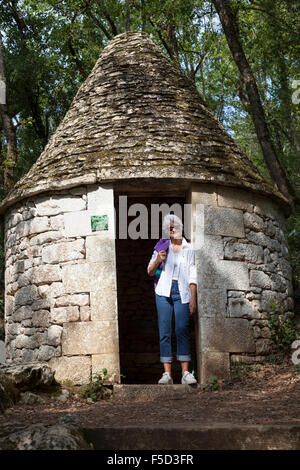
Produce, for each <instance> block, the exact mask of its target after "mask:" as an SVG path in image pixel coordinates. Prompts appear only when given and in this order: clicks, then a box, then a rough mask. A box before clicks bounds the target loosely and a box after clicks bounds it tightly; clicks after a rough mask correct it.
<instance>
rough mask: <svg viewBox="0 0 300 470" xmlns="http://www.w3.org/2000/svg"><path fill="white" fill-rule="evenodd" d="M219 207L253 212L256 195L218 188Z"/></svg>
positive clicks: (238, 190) (228, 188)
mask: <svg viewBox="0 0 300 470" xmlns="http://www.w3.org/2000/svg"><path fill="white" fill-rule="evenodd" d="M217 192H218V206H220V207H231V208H234V209H242V210H247V211H249V212H253V203H254V195H253V193H251V192H249V191H243V190H241V189H238V188H230V187H225V186H223V187H220V186H218V189H217Z"/></svg>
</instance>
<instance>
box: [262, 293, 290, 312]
mask: <svg viewBox="0 0 300 470" xmlns="http://www.w3.org/2000/svg"><path fill="white" fill-rule="evenodd" d="M285 298H286V296H285V294H282V293H279V292H275V291H272V290H264V291H263V292H262V294H261V308H262V310H265V311H266V312H269V311H271V310H272V309H271V308H270V304H271V303H272V302H276V304H277V306H278V307H280V306H283V302H284V299H285Z"/></svg>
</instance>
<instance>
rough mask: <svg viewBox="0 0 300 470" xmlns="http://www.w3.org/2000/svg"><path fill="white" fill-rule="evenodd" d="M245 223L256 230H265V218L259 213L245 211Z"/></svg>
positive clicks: (247, 226)
mask: <svg viewBox="0 0 300 470" xmlns="http://www.w3.org/2000/svg"><path fill="white" fill-rule="evenodd" d="M244 225H245V227H246V228H250V230H254V231H255V232H263V231H264V227H265V223H264V220H263V219H262V218H261V217H260V216H259V215H257V214H254V213H252V214H250V213H249V212H245V213H244Z"/></svg>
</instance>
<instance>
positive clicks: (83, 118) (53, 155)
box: [0, 32, 289, 213]
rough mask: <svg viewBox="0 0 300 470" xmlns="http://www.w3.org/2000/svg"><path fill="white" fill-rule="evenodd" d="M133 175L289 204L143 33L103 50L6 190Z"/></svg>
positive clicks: (20, 194)
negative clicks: (53, 126) (23, 172)
mask: <svg viewBox="0 0 300 470" xmlns="http://www.w3.org/2000/svg"><path fill="white" fill-rule="evenodd" d="M131 178H134V179H136V178H142V179H144V178H146V179H149V178H151V179H152V178H155V179H157V178H172V179H173V178H174V179H175V181H177V179H178V178H180V179H184V180H186V181H193V182H212V183H215V184H222V185H226V186H234V187H239V188H244V189H248V190H250V191H257V192H259V193H261V194H264V195H268V196H270V197H271V198H273V199H275V200H276V201H277V202H279V204H280V205H281V206H282V207H283V208H285V209H287V210H288V209H289V206H288V203H287V200H286V198H285V197H284V196H283V195H282V194H281V193H280V192H279V191H278V190H277V189H276V188H275V187H274V186H273V185H272V184H270V183H269V182H267V181H266V180H265V179H264V178H262V176H261V175H260V174H259V172H258V171H257V169H256V167H255V166H254V165H253V164H252V163H251V161H250V160H249V159H248V158H247V156H246V155H245V154H244V153H243V152H242V150H241V149H240V147H239V146H238V145H237V144H236V143H235V142H234V141H233V139H232V138H231V137H230V135H229V134H228V133H227V132H226V131H225V129H224V127H223V126H222V125H221V123H220V122H219V121H218V120H217V118H216V117H215V115H214V113H213V112H212V111H211V110H210V109H208V108H207V106H206V105H205V103H204V102H203V100H202V99H201V97H200V95H199V94H198V92H197V91H196V90H195V89H194V87H193V86H192V85H191V84H190V83H189V82H188V81H187V79H186V78H185V77H184V76H183V74H182V73H181V72H180V70H179V69H177V67H175V66H174V65H173V64H171V63H170V62H169V61H168V59H167V58H166V57H165V56H164V54H163V53H162V52H161V51H160V50H159V49H158V47H157V46H156V45H155V44H154V42H153V41H152V39H151V38H150V37H149V36H148V35H147V34H145V33H143V32H128V33H124V34H120V35H118V36H116V37H115V38H114V39H113V40H112V41H111V42H110V43H109V44H108V45H107V46H106V47H105V49H104V50H103V51H102V53H101V55H100V57H99V59H98V61H97V62H96V64H95V66H94V68H93V70H92V72H91V73H90V75H89V77H88V78H87V79H86V81H85V82H84V83H83V84H82V86H81V87H80V88H79V90H78V92H77V94H76V96H75V98H74V100H73V102H72V104H71V106H70V109H69V110H68V112H67V113H66V115H65V117H64V119H63V120H62V122H61V124H60V125H59V126H58V128H57V130H56V132H55V134H54V135H53V136H52V138H51V139H50V141H49V143H48V144H47V146H46V147H45V149H44V150H43V152H42V153H41V155H40V157H39V158H38V159H37V161H36V162H35V163H34V164H33V166H32V167H31V169H30V170H29V171H28V173H27V174H26V175H25V176H23V177H22V178H21V179H20V180H19V181H18V182H17V183H16V184H15V186H14V187H13V189H12V190H11V191H10V193H9V194H8V195H7V196H6V198H5V199H4V201H3V202H2V205H1V207H0V213H1V212H2V213H3V212H4V211H5V209H6V208H7V207H8V206H10V205H12V204H14V203H15V202H17V201H19V200H21V199H23V198H26V197H28V196H31V195H34V194H38V193H41V192H45V191H49V190H58V189H64V188H68V187H74V186H78V185H81V184H91V183H97V182H99V183H101V182H111V181H117V180H122V179H123V180H124V179H126V180H128V179H131Z"/></svg>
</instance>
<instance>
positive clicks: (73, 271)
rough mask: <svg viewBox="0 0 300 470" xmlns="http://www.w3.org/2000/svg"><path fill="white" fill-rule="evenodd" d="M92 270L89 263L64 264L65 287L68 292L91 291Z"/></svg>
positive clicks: (63, 278) (63, 277) (63, 279)
mask: <svg viewBox="0 0 300 470" xmlns="http://www.w3.org/2000/svg"><path fill="white" fill-rule="evenodd" d="M91 275H92V272H91V270H90V265H89V264H88V263H84V264H70V265H66V266H62V281H63V288H64V291H65V292H66V293H67V294H73V293H78V292H89V291H90V277H91Z"/></svg>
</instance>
